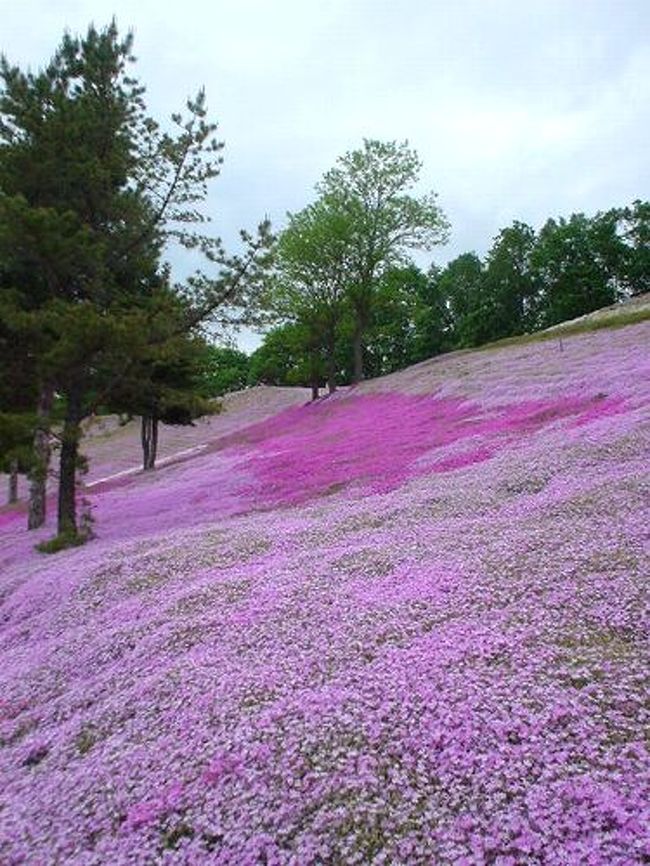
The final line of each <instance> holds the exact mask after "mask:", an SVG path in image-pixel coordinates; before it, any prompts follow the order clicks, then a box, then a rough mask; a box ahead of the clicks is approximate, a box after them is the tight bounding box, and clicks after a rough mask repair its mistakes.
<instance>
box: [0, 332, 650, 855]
mask: <svg viewBox="0 0 650 866" xmlns="http://www.w3.org/2000/svg"><path fill="white" fill-rule="evenodd" d="M649 337H650V328H649V327H648V325H645V324H643V325H636V326H630V327H627V328H622V329H619V330H615V331H601V332H597V333H594V334H591V335H585V336H581V337H574V338H572V339H569V340H565V341H564V344H563V347H562V351H560V348H559V345H558V344H557V343H543V344H534V345H533V344H531V345H528V346H523V347H517V348H510V349H501V350H498V351H491V352H476V353H467V354H462V353H460V354H456V355H452V356H449V357H448V358H442V359H436V360H435V361H432V362H427V363H425V364H421V365H418V366H416V367H414V368H411V369H410V370H407V371H403V372H402V373H400V374H396V375H394V376H392V377H388V378H387V379H385V380H378V381H377V382H369V383H366V384H365V385H363V386H362V387H360V388H358V389H353V390H351V391H349V392H347V393H344V394H341V395H340V396H338V395H337V396H336V397H334V398H330V399H327V400H323V401H321V402H320V403H318V404H316V405H305V406H290V407H289V408H287V409H284V410H283V411H282V412H280V413H279V414H277V415H275V416H274V417H271V418H266V419H262V420H259V418H260V417H262V415H260V414H259V413H258V414H257V415H256V414H255V413H254V412H253V411H252V410H250V409H248V408H244V409H242V410H241V412H240V414H239V415H238V416H235V415H233V416H231V417H230V420H229V421H228V424H227V425H226V427H224V428H222V429H221V432H220V428H218V426H217V427H216V428H215V429H214V431H213V432H211V433H210V435H209V436H208V435H207V434H206V436H207V438H206V440H205V442H204V443H203V444H204V445H205V446H206V447H205V449H204V450H202V451H199V452H197V453H191V454H188V455H186V457H185V458H184V459H183V460H181V461H179V462H177V463H175V464H174V465H169V466H166V467H165V468H162V469H160V470H159V471H158V472H156V473H154V474H152V475H151V474H150V475H134V476H128V477H126V478H121V479H119V480H117V481H115V482H114V483H111V482H108V483H106V484H103V485H100V486H98V487H96V488H94V489H93V490H92V492H91V494H90V495H91V498H92V501H93V505H94V507H95V514H96V517H97V527H98V538H97V539H96V540H95V541H93V542H92V543H90V544H88V545H87V546H85V547H83V548H78V549H75V550H70V551H66V552H63V553H60V554H57V555H56V556H53V557H43V556H40V555H38V554H36V553H35V552H34V551H33V550H32V545H33V543H34V538H33V537H32V536H31V535H30V536H29V537H27V533H25V532H24V530H23V528H22V518H20V517H16V515H15V514H13V513H10V512H5V513H4V514H2V515H0V518H2V520H3V522H1V523H0V567H1V568H2V576H1V577H0V862H2V863H3V864H5V863H6V864H23V863H25V864H118V866H119V864H201V863H214V864H224V866H225V864H232V866H235V864H236V866H253V864H267V866H270V864H278V866H279V864H294V866H302V864H305V866H306V864H314V866H315V864H391V866H392V864H443V866H446V864H455V866H487V864H491V866H519V864H531V866H533V864H534V866H571V864H585V866H600V864H602V866H605V864H607V866H610V864H612V866H623V864H644V863H648V862H649V861H650V837H649V835H648V827H649V826H650V811H649V810H648V801H649V796H648V795H649V794H650V762H649V760H648V741H647V730H648V721H649V715H650V713H649V710H648V703H647V697H648V680H647V671H648V661H649V658H648V630H649V626H650V605H649V604H648V592H647V571H648V569H647V564H648V558H647V554H648V526H649V525H650V519H649V518H650V514H649V509H648V475H647V456H648V444H649V439H650V436H649V415H650V383H649V379H650V376H649V373H650V364H649V359H648V352H647V348H646V347H647V345H648V338H649ZM268 399H270V397H269V398H268ZM290 402H291V401H286V402H285V404H284V405H289V403H290ZM263 414H267V413H263ZM222 434H223V435H222ZM89 447H90V448H91V451H92V446H89ZM102 448H103V449H104V450H110V449H108V446H107V445H106V443H104V444H103V445H102ZM99 464H100V465H99V466H98V468H97V470H96V472H97V475H98V477H101V475H102V474H108V472H107V471H104V470H106V466H107V465H108V464H106V465H104V464H101V461H99ZM102 466H103V468H102ZM49 531H50V532H51V528H50V530H49ZM45 534H47V533H45Z"/></svg>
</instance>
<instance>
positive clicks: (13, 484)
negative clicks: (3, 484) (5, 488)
mask: <svg viewBox="0 0 650 866" xmlns="http://www.w3.org/2000/svg"><path fill="white" fill-rule="evenodd" d="M15 502H18V461H17V460H12V461H11V465H10V467H9V505H13V504H14V503H15Z"/></svg>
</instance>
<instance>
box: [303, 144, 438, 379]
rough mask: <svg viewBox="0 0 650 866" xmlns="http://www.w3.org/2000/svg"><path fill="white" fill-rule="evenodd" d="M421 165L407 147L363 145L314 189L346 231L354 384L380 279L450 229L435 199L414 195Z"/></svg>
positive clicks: (359, 376)
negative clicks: (386, 272)
mask: <svg viewBox="0 0 650 866" xmlns="http://www.w3.org/2000/svg"><path fill="white" fill-rule="evenodd" d="M421 169H422V163H421V162H420V159H419V157H418V155H417V153H416V152H415V151H414V150H412V149H411V148H409V146H408V143H407V142H403V143H401V144H398V143H397V142H394V141H392V142H381V141H376V140H371V139H365V140H364V143H363V147H362V148H360V149H358V150H354V151H351V152H348V153H346V154H345V155H344V156H342V157H340V159H339V160H338V162H337V164H336V165H335V167H334V168H332V169H331V170H330V171H328V172H327V173H326V174H325V176H324V178H323V180H322V181H321V183H320V184H319V185H318V187H317V189H318V192H319V193H320V195H321V197H322V199H323V202H324V203H325V205H326V206H327V207H328V208H329V209H331V210H332V211H333V212H335V213H338V214H341V217H342V218H343V219H344V220H345V223H346V224H347V226H348V236H347V247H346V250H345V260H346V284H345V288H346V292H347V296H348V299H349V302H350V305H351V307H352V310H353V313H354V332H353V352H354V375H353V380H354V381H355V382H358V381H360V380H361V379H362V378H363V340H364V335H365V333H366V331H367V329H368V327H369V326H370V323H371V320H372V312H373V306H374V304H375V300H376V295H377V285H378V278H379V276H380V275H381V274H382V273H383V272H384V271H386V270H387V269H388V268H390V267H394V266H398V265H404V264H408V259H407V253H408V252H409V251H410V250H417V249H420V250H430V249H432V247H433V246H434V245H436V244H440V243H444V242H445V241H446V239H447V235H448V228H449V227H448V223H447V220H446V217H445V216H444V214H443V212H442V210H441V209H440V207H439V206H438V204H437V203H436V195H435V194H434V193H428V194H426V195H423V196H416V195H414V194H413V191H414V187H415V186H416V184H417V182H418V180H419V177H420V171H421Z"/></svg>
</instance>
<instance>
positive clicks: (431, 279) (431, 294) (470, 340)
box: [247, 200, 650, 397]
mask: <svg viewBox="0 0 650 866" xmlns="http://www.w3.org/2000/svg"><path fill="white" fill-rule="evenodd" d="M294 226H295V222H293V221H291V220H290V224H289V228H288V229H287V230H286V232H285V234H284V235H281V236H280V245H282V244H283V242H286V240H285V239H286V237H287V233H289V235H291V233H292V232H293V230H294ZM648 291H650V202H647V201H641V200H636V201H634V202H633V203H632V204H631V205H629V206H626V207H619V208H612V209H610V210H607V211H604V212H600V211H599V212H597V213H596V214H595V215H593V216H586V215H585V214H583V213H576V214H572V215H571V216H569V217H568V218H564V217H559V218H552V219H548V220H547V221H546V222H545V223H544V225H543V226H542V227H541V228H540V229H539V230H538V231H535V230H534V229H533V228H532V227H531V226H529V225H527V224H526V223H523V222H519V221H515V222H513V224H512V225H510V226H508V227H506V228H504V229H502V230H501V231H500V232H499V233H498V234H497V236H496V237H495V239H494V241H493V244H492V246H491V248H490V250H489V251H488V252H487V253H486V255H485V256H484V257H483V259H481V258H480V257H479V256H478V255H477V254H476V253H474V252H468V253H463V254H461V255H459V256H457V257H456V258H454V259H453V260H452V261H450V262H449V263H448V264H447V265H445V266H444V267H439V266H437V265H435V264H433V265H432V266H431V267H430V268H429V269H428V270H427V271H423V270H422V269H420V268H418V267H417V266H416V265H415V264H414V263H413V262H409V261H408V260H406V261H404V260H402V261H401V262H398V263H390V265H389V266H388V267H386V268H385V269H383V270H382V271H381V272H380V273H379V274H378V276H377V277H376V279H375V280H374V283H373V288H372V305H371V306H370V308H369V313H368V315H367V317H366V320H365V330H364V342H363V345H362V357H363V368H364V371H365V373H366V374H367V375H370V376H373V377H374V376H381V375H385V374H387V373H391V372H394V371H395V370H399V369H401V368H403V367H406V366H408V365H409V364H414V363H417V362H418V361H422V360H425V359H426V358H429V357H432V356H434V355H437V354H440V353H442V352H448V351H452V350H454V349H463V348H471V347H476V346H481V345H484V344H486V343H491V342H494V341H496V340H500V339H503V338H507V337H513V336H518V335H521V334H525V333H530V332H533V331H537V330H542V329H544V328H548V327H551V326H553V325H555V324H558V323H559V322H563V321H566V320H569V319H573V318H577V317H579V316H582V315H585V314H587V313H590V312H593V311H594V310H597V309H600V308H602V307H605V306H608V305H610V304H614V303H616V302H618V301H621V300H623V299H625V298H628V297H633V296H635V295H639V294H643V293H645V292H648ZM336 300H337V305H336V316H335V325H334V327H331V328H330V330H329V332H328V331H327V329H326V328H325V327H323V328H322V329H321V331H320V334H319V333H318V318H317V317H316V316H315V315H314V314H315V311H316V310H317V309H318V308H317V306H316V305H313V306H312V307H311V308H309V307H308V308H307V309H306V310H305V309H304V308H303V307H302V306H301V304H300V303H296V302H294V303H293V305H292V304H290V303H289V304H287V303H286V301H287V295H286V293H285V294H284V295H283V301H284V306H281V307H280V306H279V305H276V310H277V309H279V313H280V314H279V315H278V322H277V323H276V324H275V325H274V327H272V328H270V330H268V331H267V332H266V334H265V335H264V340H263V343H262V345H261V346H260V347H259V348H257V349H256V350H255V351H254V352H253V353H252V354H251V356H250V359H249V374H248V377H247V381H248V383H249V384H255V383H266V384H274V385H303V386H307V387H309V386H311V387H312V393H313V396H314V397H316V396H318V393H319V389H320V388H322V387H325V386H329V387H328V390H329V392H330V393H331V392H332V391H333V390H335V388H336V385H338V384H350V383H354V382H355V381H358V379H359V377H358V375H357V372H358V358H357V353H358V346H357V347H355V335H356V334H357V333H358V332H357V330H355V329H356V321H355V308H354V304H353V301H352V299H351V298H348V297H346V293H345V291H343V290H341V291H340V292H339V295H337V298H336Z"/></svg>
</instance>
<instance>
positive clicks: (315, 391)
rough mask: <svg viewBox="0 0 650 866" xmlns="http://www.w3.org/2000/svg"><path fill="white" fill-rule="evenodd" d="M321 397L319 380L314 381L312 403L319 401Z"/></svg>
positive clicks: (312, 383) (312, 381)
mask: <svg viewBox="0 0 650 866" xmlns="http://www.w3.org/2000/svg"><path fill="white" fill-rule="evenodd" d="M319 396H320V394H319V388H318V379H312V380H311V399H312V401H313V400H318V398H319Z"/></svg>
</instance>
